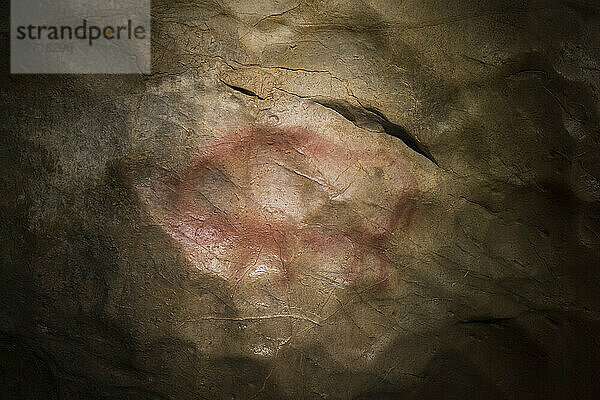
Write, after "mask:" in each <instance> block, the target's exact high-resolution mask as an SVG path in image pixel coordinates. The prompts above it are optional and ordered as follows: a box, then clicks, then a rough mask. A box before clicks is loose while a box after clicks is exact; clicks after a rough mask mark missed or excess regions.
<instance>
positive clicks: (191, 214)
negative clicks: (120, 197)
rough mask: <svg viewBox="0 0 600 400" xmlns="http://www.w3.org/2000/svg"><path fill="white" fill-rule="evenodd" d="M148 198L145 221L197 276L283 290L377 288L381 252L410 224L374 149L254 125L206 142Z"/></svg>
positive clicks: (404, 173) (390, 166)
mask: <svg viewBox="0 0 600 400" xmlns="http://www.w3.org/2000/svg"><path fill="white" fill-rule="evenodd" d="M384 171H385V172H384ZM386 174H389V176H387V175H386ZM154 190H155V196H156V197H157V198H158V199H159V200H158V203H157V204H156V205H155V206H154V208H155V209H154V210H153V212H154V214H155V215H157V216H158V219H159V222H160V224H161V225H162V226H163V228H164V229H165V230H166V232H167V233H168V234H169V235H170V236H171V237H172V238H173V239H175V240H176V241H177V242H178V243H179V244H180V246H181V247H182V249H183V251H184V252H185V254H186V256H187V258H188V260H190V261H191V262H192V263H193V264H195V265H196V266H197V267H198V268H199V269H201V270H203V271H207V272H212V273H214V274H216V275H218V276H221V277H223V278H225V279H229V280H231V281H232V282H239V281H240V280H242V279H256V278H260V277H267V278H268V279H271V280H273V281H275V282H276V283H277V284H278V285H281V286H284V287H285V286H288V287H289V286H290V285H292V284H294V283H295V282H297V280H298V277H299V275H306V276H311V277H313V278H316V279H322V280H323V281H325V282H328V283H331V284H335V285H340V286H346V285H349V284H352V283H353V282H355V281H357V280H358V279H359V278H360V277H361V276H364V275H365V274H366V273H365V271H366V270H369V271H370V272H369V273H368V275H369V277H370V278H369V279H371V280H372V282H371V283H372V284H373V285H375V284H376V283H377V282H378V281H385V277H386V276H387V275H388V274H389V267H388V260H387V257H386V249H387V248H388V246H389V241H390V238H391V235H392V233H393V232H395V231H399V230H404V229H407V228H408V227H409V225H410V223H411V221H412V219H413V216H414V213H415V195H416V191H417V184H416V180H415V178H414V176H413V175H412V173H410V171H409V170H408V169H407V167H406V166H405V165H404V164H403V163H402V162H401V161H400V160H397V159H396V158H395V157H394V156H393V155H392V154H391V153H389V152H386V151H385V150H383V149H372V150H370V149H362V150H350V149H347V148H345V146H343V145H341V144H338V143H335V142H333V141H331V140H328V139H325V138H323V137H321V136H319V135H317V134H315V133H312V132H310V131H308V130H306V129H302V128H274V127H264V126H255V127H251V128H248V129H242V130H236V131H232V132H229V133H227V134H225V135H224V136H222V137H220V138H217V139H215V140H213V142H212V143H211V144H210V145H208V146H207V147H205V148H204V149H203V150H202V151H201V153H200V154H199V155H198V156H197V157H195V158H194V159H193V160H192V161H191V162H190V163H189V165H188V166H187V167H186V168H184V169H183V170H182V171H179V173H178V174H176V175H175V176H169V177H165V178H162V179H160V180H159V181H158V183H157V184H156V187H155V188H154Z"/></svg>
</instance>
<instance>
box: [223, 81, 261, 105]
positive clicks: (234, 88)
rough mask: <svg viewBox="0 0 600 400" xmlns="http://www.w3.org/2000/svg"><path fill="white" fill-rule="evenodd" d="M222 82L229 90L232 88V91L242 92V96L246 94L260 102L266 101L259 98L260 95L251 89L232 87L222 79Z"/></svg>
mask: <svg viewBox="0 0 600 400" xmlns="http://www.w3.org/2000/svg"><path fill="white" fill-rule="evenodd" d="M220 81H221V82H222V83H223V84H224V85H225V86H227V87H228V88H230V89H233V90H235V91H236V92H240V93H241V94H244V95H246V96H252V97H256V98H258V99H259V100H264V99H265V98H264V97H261V96H259V95H258V94H256V93H254V92H253V91H252V90H250V89H246V88H243V87H240V86H235V85H231V84H229V83H227V82H225V81H224V80H222V79H221V80H220Z"/></svg>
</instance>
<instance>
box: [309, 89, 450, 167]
mask: <svg viewBox="0 0 600 400" xmlns="http://www.w3.org/2000/svg"><path fill="white" fill-rule="evenodd" d="M313 101H314V102H315V103H317V104H320V105H322V106H323V107H326V108H329V109H330V110H333V111H335V112H337V113H338V114H340V115H341V116H342V117H344V118H346V119H347V120H348V121H350V122H352V123H353V124H354V125H356V126H357V127H359V128H363V129H368V130H373V129H372V128H369V126H371V127H372V126H373V125H375V126H379V127H381V128H382V129H383V131H384V132H385V133H386V134H388V135H390V136H393V137H395V138H398V139H400V140H401V141H402V142H403V143H404V144H405V145H406V146H407V147H408V148H410V149H411V150H413V151H415V152H417V153H419V154H420V155H422V156H423V157H425V158H427V159H428V160H429V161H431V162H432V163H434V164H435V165H436V166H437V167H439V164H438V162H437V161H436V159H435V158H434V157H433V155H432V154H431V152H430V151H429V149H428V148H427V146H425V145H424V144H422V143H421V142H420V141H419V139H417V138H416V137H415V136H413V135H411V134H410V133H409V132H408V131H407V130H406V129H405V128H403V127H402V126H400V125H397V124H394V123H393V122H391V121H390V120H389V119H388V118H387V117H386V116H385V115H384V114H383V113H382V112H381V111H379V110H377V109H375V108H372V107H366V106H363V105H360V106H355V105H352V104H350V103H349V102H347V101H345V100H336V99H327V98H315V99H313ZM359 104H360V103H359Z"/></svg>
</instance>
